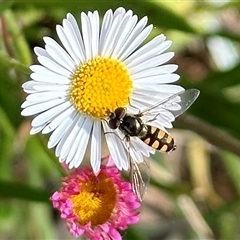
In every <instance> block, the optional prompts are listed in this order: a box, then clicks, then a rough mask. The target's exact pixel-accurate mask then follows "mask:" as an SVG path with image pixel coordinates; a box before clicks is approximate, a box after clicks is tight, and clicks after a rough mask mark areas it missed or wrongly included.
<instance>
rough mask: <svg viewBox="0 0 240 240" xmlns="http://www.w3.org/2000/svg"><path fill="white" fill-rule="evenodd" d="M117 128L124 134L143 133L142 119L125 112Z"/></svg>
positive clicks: (137, 134) (134, 134) (135, 134)
mask: <svg viewBox="0 0 240 240" xmlns="http://www.w3.org/2000/svg"><path fill="white" fill-rule="evenodd" d="M119 129H120V130H121V131H122V132H123V134H124V135H125V136H127V135H128V136H131V137H133V136H139V137H140V136H142V135H144V134H145V132H146V131H145V127H144V124H143V123H142V120H141V119H140V118H139V117H136V116H135V115H132V114H126V115H125V116H124V117H123V119H122V121H121V123H120V125H119Z"/></svg>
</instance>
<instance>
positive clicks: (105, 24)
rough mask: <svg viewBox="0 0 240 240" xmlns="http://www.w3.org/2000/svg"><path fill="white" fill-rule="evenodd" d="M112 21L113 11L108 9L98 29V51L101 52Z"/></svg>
mask: <svg viewBox="0 0 240 240" xmlns="http://www.w3.org/2000/svg"><path fill="white" fill-rule="evenodd" d="M112 21H113V12H112V10H111V9H109V10H108V11H107V12H106V13H105V14H104V17H103V21H102V27H101V31H100V40H99V53H100V54H101V53H102V51H103V47H104V44H105V41H106V37H107V36H108V32H109V31H110V29H111V26H112Z"/></svg>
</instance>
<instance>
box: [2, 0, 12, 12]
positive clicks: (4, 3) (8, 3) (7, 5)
mask: <svg viewBox="0 0 240 240" xmlns="http://www.w3.org/2000/svg"><path fill="white" fill-rule="evenodd" d="M12 4H13V1H10V0H5V1H1V4H0V15H1V14H2V13H3V12H4V11H5V10H6V9H8V8H10V7H11V5H12Z"/></svg>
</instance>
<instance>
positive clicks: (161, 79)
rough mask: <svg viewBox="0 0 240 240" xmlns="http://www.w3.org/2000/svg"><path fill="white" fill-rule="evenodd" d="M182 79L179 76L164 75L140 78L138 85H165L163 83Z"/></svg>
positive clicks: (172, 74)
mask: <svg viewBox="0 0 240 240" xmlns="http://www.w3.org/2000/svg"><path fill="white" fill-rule="evenodd" d="M179 78H180V76H179V75H178V74H174V73H171V74H164V75H159V76H150V77H144V78H139V79H138V80H137V83H146V84H163V83H172V82H175V81H177V80H178V79H179Z"/></svg>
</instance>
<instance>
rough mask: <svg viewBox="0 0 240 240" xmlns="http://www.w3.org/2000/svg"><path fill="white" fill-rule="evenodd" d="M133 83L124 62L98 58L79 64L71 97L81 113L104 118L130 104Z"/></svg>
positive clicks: (72, 85)
mask: <svg viewBox="0 0 240 240" xmlns="http://www.w3.org/2000/svg"><path fill="white" fill-rule="evenodd" d="M131 92H132V80H131V78H130V75H129V73H128V70H127V68H126V66H125V65H124V63H123V62H120V61H118V60H116V59H111V58H106V57H101V56H98V57H97V58H95V59H92V60H89V61H88V62H86V63H85V64H83V65H80V66H79V67H78V68H77V70H76V71H75V74H74V76H73V79H72V83H71V87H70V98H71V101H72V102H73V104H74V106H75V107H76V109H77V110H78V111H79V112H82V113H85V114H87V115H91V116H93V117H95V118H105V117H106V116H107V115H108V114H109V112H112V111H114V110H115V109H116V108H118V107H124V106H126V105H127V104H128V101H129V96H130V94H131Z"/></svg>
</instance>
